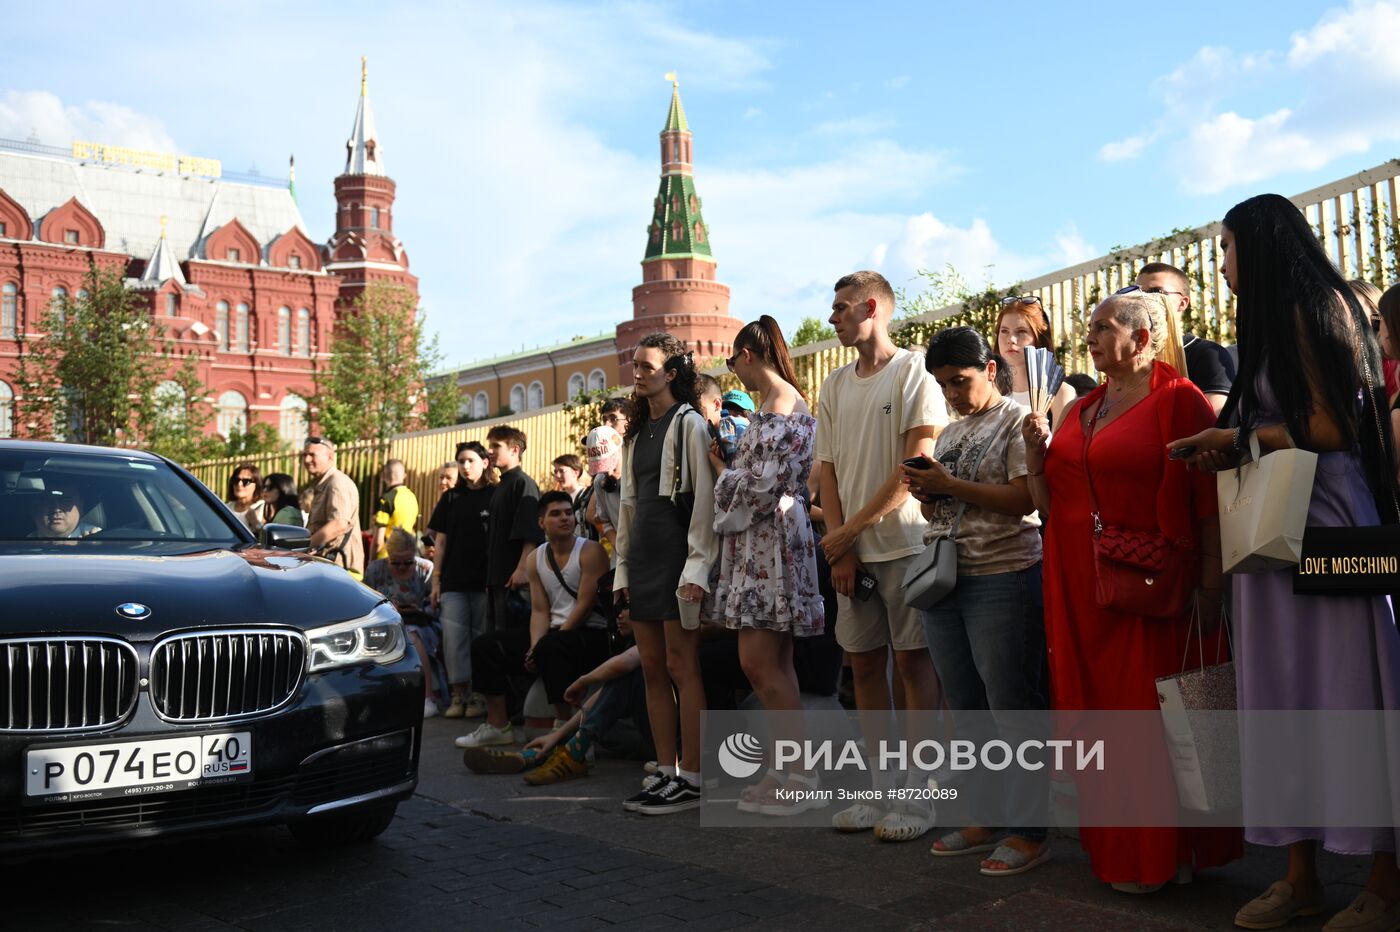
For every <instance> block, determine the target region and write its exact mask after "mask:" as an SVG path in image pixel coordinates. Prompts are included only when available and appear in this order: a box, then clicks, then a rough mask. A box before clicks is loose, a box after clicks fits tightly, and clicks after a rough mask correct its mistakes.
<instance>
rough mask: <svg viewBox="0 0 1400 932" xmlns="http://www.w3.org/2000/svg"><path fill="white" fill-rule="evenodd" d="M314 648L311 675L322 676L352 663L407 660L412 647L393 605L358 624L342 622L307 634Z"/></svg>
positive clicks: (383, 606)
mask: <svg viewBox="0 0 1400 932" xmlns="http://www.w3.org/2000/svg"><path fill="white" fill-rule="evenodd" d="M306 640H307V641H308V642H309V643H310V645H311V660H310V662H309V663H308V664H307V668H306V669H307V672H308V673H318V672H320V671H322V670H330V669H333V668H335V667H343V666H346V665H348V664H352V663H366V662H371V663H393V662H394V661H396V660H400V659H402V658H403V655H404V651H405V649H406V648H407V645H408V638H407V637H406V636H405V635H404V631H403V620H402V619H401V618H400V617H399V613H398V611H397V610H396V609H395V608H394V607H393V606H392V605H390V604H389V603H387V602H384V603H381V604H379V605H376V606H375V608H374V611H372V612H370V613H369V614H368V615H366V616H364V617H363V618H356V619H355V620H354V621H342V622H338V623H336V624H333V625H326V626H325V627H324V628H312V629H311V630H309V631H307V632H306Z"/></svg>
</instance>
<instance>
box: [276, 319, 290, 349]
mask: <svg viewBox="0 0 1400 932" xmlns="http://www.w3.org/2000/svg"><path fill="white" fill-rule="evenodd" d="M277 352H279V353H281V354H282V355H283V356H290V355H292V309H291V308H289V307H279V308H278V309H277Z"/></svg>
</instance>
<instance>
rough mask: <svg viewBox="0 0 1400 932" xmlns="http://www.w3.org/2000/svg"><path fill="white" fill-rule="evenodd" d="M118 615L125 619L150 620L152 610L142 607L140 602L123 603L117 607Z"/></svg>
mask: <svg viewBox="0 0 1400 932" xmlns="http://www.w3.org/2000/svg"><path fill="white" fill-rule="evenodd" d="M117 614H118V615H120V616H122V617H123V618H133V619H138V620H139V619H142V618H150V617H151V609H150V607H149V606H146V605H142V604H141V603H140V602H123V603H122V604H120V605H118V606H117Z"/></svg>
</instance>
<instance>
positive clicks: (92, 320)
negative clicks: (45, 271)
mask: <svg viewBox="0 0 1400 932" xmlns="http://www.w3.org/2000/svg"><path fill="white" fill-rule="evenodd" d="M37 329H38V331H39V334H38V335H36V334H28V335H26V336H24V337H22V338H21V343H20V356H19V363H18V365H17V367H16V372H15V378H16V381H17V382H18V383H19V386H18V387H19V392H18V393H17V395H18V397H17V398H16V399H15V419H14V420H15V428H16V431H15V432H16V434H18V435H20V436H28V437H35V438H51V437H63V438H64V439H67V440H71V441H76V442H79V443H92V444H99V445H103V446H142V445H145V444H147V443H148V442H149V440H150V438H151V436H152V434H153V432H154V429H155V422H156V420H157V417H156V411H157V404H156V388H157V386H158V385H159V384H160V382H161V378H162V375H163V373H164V372H165V371H166V369H167V368H168V365H169V359H168V352H167V351H166V349H165V347H164V346H163V345H162V342H161V340H160V338H159V336H158V334H157V332H156V328H155V324H154V321H153V320H152V317H151V311H150V307H149V306H148V305H147V302H146V299H145V298H144V297H143V296H141V295H138V294H134V293H133V292H131V291H129V290H128V289H127V287H126V283H125V280H124V277H123V274H122V269H120V268H104V267H102V266H99V265H97V264H95V263H94V264H92V265H90V266H89V267H88V270H87V273H86V274H85V275H84V277H83V286H82V289H81V290H80V291H79V292H78V293H77V294H75V295H63V296H59V297H56V298H54V300H53V302H52V303H51V304H50V305H49V308H48V310H46V311H45V312H44V313H43V314H42V315H41V316H40V318H39V320H38V324H37Z"/></svg>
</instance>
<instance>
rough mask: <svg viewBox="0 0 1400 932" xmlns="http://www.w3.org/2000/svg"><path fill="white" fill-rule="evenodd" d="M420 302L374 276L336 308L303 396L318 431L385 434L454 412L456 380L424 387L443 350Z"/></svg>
mask: <svg viewBox="0 0 1400 932" xmlns="http://www.w3.org/2000/svg"><path fill="white" fill-rule="evenodd" d="M417 303H418V302H417V299H416V298H415V296H414V294H413V292H412V291H410V290H409V289H408V288H405V287H404V286H402V285H396V284H393V283H390V282H372V283H371V284H370V285H369V286H368V287H367V288H366V289H365V290H364V291H363V292H361V293H360V295H359V296H358V297H356V298H355V302H354V304H353V305H352V306H351V308H350V309H349V311H348V313H346V314H343V315H342V316H341V318H340V321H339V323H338V324H337V326H336V332H335V337H334V339H333V340H332V343H331V358H330V360H329V362H327V363H326V365H325V367H324V368H323V369H321V370H319V371H317V373H316V377H315V378H316V381H315V389H314V391H313V392H311V394H309V395H308V396H307V401H308V403H309V405H310V407H311V413H312V416H313V417H314V418H315V420H316V422H317V423H318V424H319V425H320V429H321V432H322V433H323V434H325V435H326V436H327V437H328V438H330V439H331V440H333V441H334V442H336V443H347V442H349V441H352V440H378V441H384V440H387V439H389V438H390V437H392V436H393V435H394V434H397V433H401V432H403V431H407V430H417V429H420V428H423V427H434V426H445V425H446V424H452V423H454V422H455V421H456V420H457V413H458V404H459V401H458V399H457V387H456V385H455V384H453V383H452V381H451V380H450V379H448V380H443V382H444V383H445V388H442V389H430V388H428V387H427V385H428V373H430V372H431V371H432V370H433V369H434V368H436V367H437V366H439V365H440V364H441V362H442V354H441V353H440V352H439V350H438V346H437V340H436V338H429V337H428V336H427V333H426V331H425V330H424V319H423V317H422V316H421V315H419V314H418V313H417V310H418V308H417ZM449 393H450V394H449ZM436 420H443V421H444V423H434V421H436Z"/></svg>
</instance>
